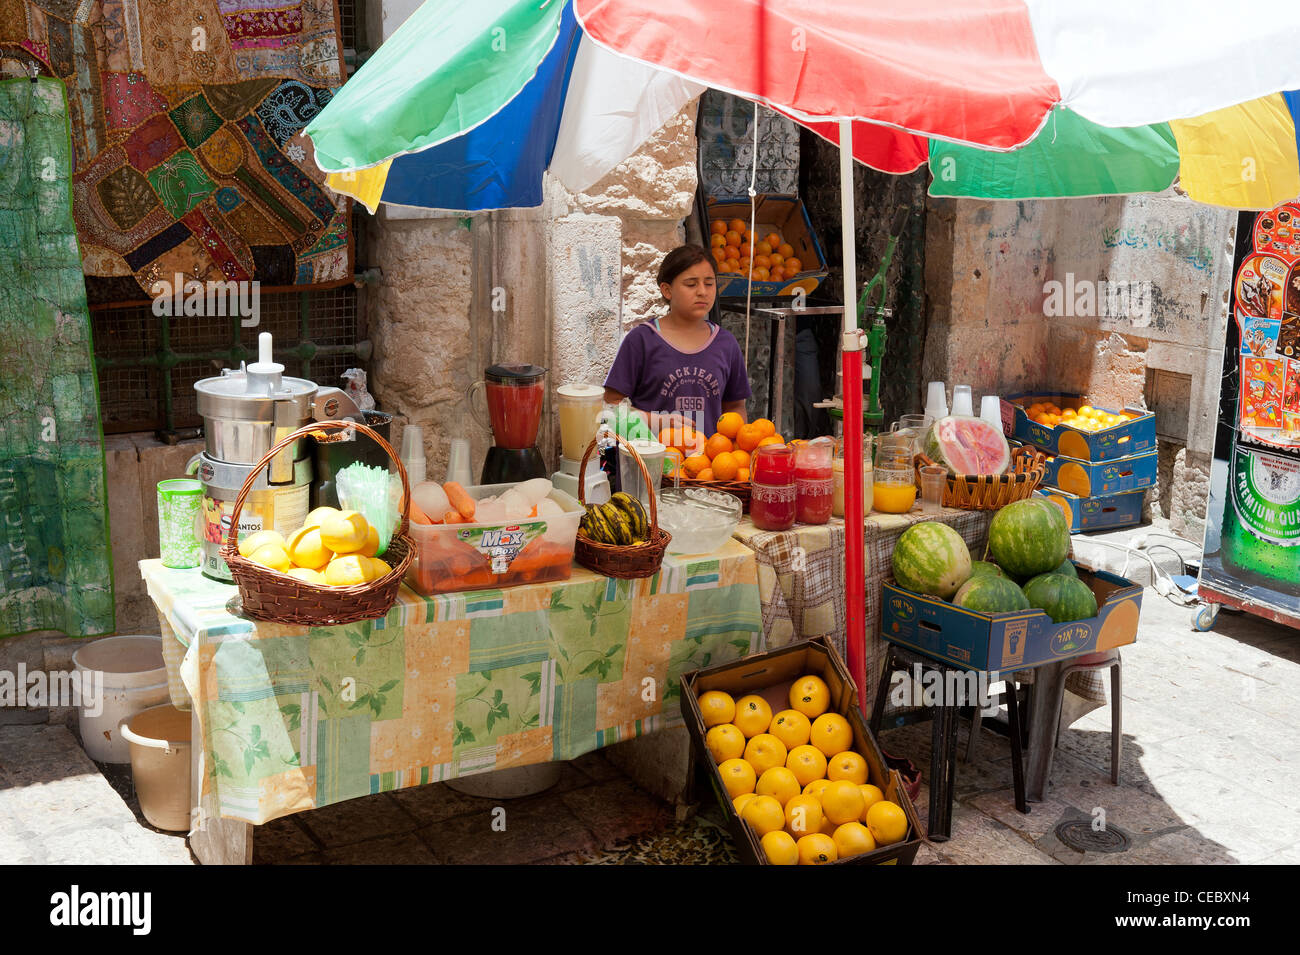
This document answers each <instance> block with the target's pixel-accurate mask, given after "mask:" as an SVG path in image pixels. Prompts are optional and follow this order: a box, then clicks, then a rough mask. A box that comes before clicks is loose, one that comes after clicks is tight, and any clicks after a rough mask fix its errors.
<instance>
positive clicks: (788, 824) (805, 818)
mask: <svg viewBox="0 0 1300 955" xmlns="http://www.w3.org/2000/svg"><path fill="white" fill-rule="evenodd" d="M821 829H822V804H821V800H820V799H818V798H817V797H816V796H807V795H804V796H795V797H794V798H792V799H791V800H790V801H789V802H787V803H786V804H785V831H786V832H788V833H790V835H792V836H794V837H795V838H796V839H798V838H800V837H801V836H806V835H808V834H809V833H811V832H821Z"/></svg>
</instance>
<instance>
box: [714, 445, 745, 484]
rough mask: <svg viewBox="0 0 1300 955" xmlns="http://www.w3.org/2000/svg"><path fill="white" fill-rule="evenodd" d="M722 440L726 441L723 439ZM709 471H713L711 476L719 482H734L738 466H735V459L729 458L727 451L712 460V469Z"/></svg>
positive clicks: (729, 454)
mask: <svg viewBox="0 0 1300 955" xmlns="http://www.w3.org/2000/svg"><path fill="white" fill-rule="evenodd" d="M723 440H726V439H725V438H724V439H723ZM711 470H712V471H713V476H714V477H715V478H717V479H718V480H719V481H734V480H735V479H736V472H737V471H739V470H740V466H739V465H738V464H736V459H735V458H734V457H732V456H731V453H730V452H729V451H723V452H722V453H721V454H719V455H718V456H717V457H716V458H714V459H713V467H712V468H711Z"/></svg>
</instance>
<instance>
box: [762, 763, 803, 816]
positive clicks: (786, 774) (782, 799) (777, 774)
mask: <svg viewBox="0 0 1300 955" xmlns="http://www.w3.org/2000/svg"><path fill="white" fill-rule="evenodd" d="M754 792H755V793H757V794H758V795H760V796H771V797H772V798H774V799H775V800H776V801H777V802H779V803H780V804H781V805H782V806H784V805H785V804H786V803H788V802H789V801H790V800H791V799H793V798H794V797H795V796H798V795H799V780H797V779H795V778H794V773H792V772H790V770H788V769H786V768H785V767H784V766H773V767H772V768H771V769H767V770H764V771H763V774H762V775H761V776H759V777H758V782H757V783H756V784H755V785H754Z"/></svg>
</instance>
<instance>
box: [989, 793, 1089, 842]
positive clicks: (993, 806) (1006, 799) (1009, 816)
mask: <svg viewBox="0 0 1300 955" xmlns="http://www.w3.org/2000/svg"><path fill="white" fill-rule="evenodd" d="M969 805H971V806H972V807H974V808H976V809H978V810H979V811H980V812H982V813H985V814H986V815H988V816H992V817H993V818H994V819H996V820H997V821H998V822H1000V823H1002V824H1003V825H1004V826H1006V827H1007V828H1008V829H1011V830H1012V831H1014V832H1018V833H1020V834H1021V835H1022V836H1024V837H1025V838H1026V839H1028V840H1030V841H1031V842H1036V841H1037V840H1038V839H1041V838H1042V837H1043V836H1045V835H1046V834H1047V833H1049V832H1051V831H1052V830H1053V829H1055V828H1056V827H1057V825H1058V824H1059V823H1062V822H1065V821H1066V820H1068V819H1074V818H1077V817H1078V815H1079V810H1078V809H1076V808H1074V807H1073V806H1070V805H1067V804H1066V803H1064V802H1061V801H1060V800H1058V799H1056V798H1054V795H1053V796H1051V797H1048V798H1046V799H1044V800H1043V801H1042V802H1034V803H1030V804H1029V812H1028V813H1027V814H1026V813H1022V812H1021V811H1020V810H1018V809H1017V808H1016V798H1015V793H1014V791H1013V790H1012V789H1011V788H1010V787H1008V788H1006V789H1000V790H997V791H996V792H991V793H982V794H980V795H979V796H976V797H975V798H974V799H971V800H970V802H969Z"/></svg>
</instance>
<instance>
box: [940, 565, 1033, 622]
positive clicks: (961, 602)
mask: <svg viewBox="0 0 1300 955" xmlns="http://www.w3.org/2000/svg"><path fill="white" fill-rule="evenodd" d="M952 602H953V603H954V604H956V605H957V606H958V607H965V608H966V609H967V610H975V611H977V612H979V613H1007V612H1009V611H1012V610H1027V609H1028V608H1029V600H1028V598H1027V597H1025V593H1024V591H1023V590H1021V589H1020V588H1019V587H1017V586H1016V585H1015V584H1014V583H1012V582H1011V581H1009V580H1007V578H1005V577H999V576H998V575H997V574H989V573H983V574H976V575H975V576H974V577H972V578H971V579H970V580H968V581H966V583H964V584H962V585H961V589H960V590H958V591H957V596H955V597H953V598H952Z"/></svg>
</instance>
